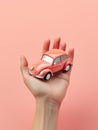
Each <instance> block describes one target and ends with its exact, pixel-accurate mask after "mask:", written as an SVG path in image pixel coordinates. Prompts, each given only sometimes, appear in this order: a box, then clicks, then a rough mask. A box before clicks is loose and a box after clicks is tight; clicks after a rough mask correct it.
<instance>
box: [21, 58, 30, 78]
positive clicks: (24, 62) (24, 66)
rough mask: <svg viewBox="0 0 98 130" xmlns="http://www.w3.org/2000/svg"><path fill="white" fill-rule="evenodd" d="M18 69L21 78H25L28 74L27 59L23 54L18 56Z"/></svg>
mask: <svg viewBox="0 0 98 130" xmlns="http://www.w3.org/2000/svg"><path fill="white" fill-rule="evenodd" d="M20 70H21V73H22V76H23V78H27V77H28V76H29V73H28V61H27V59H26V57H25V56H21V57H20Z"/></svg>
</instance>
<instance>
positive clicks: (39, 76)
mask: <svg viewBox="0 0 98 130" xmlns="http://www.w3.org/2000/svg"><path fill="white" fill-rule="evenodd" d="M29 74H30V75H32V76H34V77H36V78H40V79H43V78H44V76H42V75H36V74H33V73H32V72H31V71H29Z"/></svg>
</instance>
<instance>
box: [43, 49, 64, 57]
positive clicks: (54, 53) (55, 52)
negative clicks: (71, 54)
mask: <svg viewBox="0 0 98 130" xmlns="http://www.w3.org/2000/svg"><path fill="white" fill-rule="evenodd" d="M44 54H45V55H48V56H51V57H52V58H53V59H55V58H56V57H58V56H61V55H64V54H65V55H67V54H66V52H65V51H63V50H61V49H52V50H50V51H47V52H45V53H44Z"/></svg>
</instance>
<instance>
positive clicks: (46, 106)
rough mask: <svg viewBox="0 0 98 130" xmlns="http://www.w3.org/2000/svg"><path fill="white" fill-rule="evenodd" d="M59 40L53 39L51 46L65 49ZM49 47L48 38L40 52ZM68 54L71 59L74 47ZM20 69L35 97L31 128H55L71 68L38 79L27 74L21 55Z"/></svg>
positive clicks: (23, 58)
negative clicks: (49, 77)
mask: <svg viewBox="0 0 98 130" xmlns="http://www.w3.org/2000/svg"><path fill="white" fill-rule="evenodd" d="M60 41H61V39H60V38H59V37H58V38H57V39H55V40H54V43H53V47H52V48H55V49H62V50H64V51H66V43H63V44H61V43H60ZM49 47H50V40H49V39H48V40H47V41H45V42H44V44H43V47H42V53H44V52H46V51H48V50H49ZM68 55H70V57H71V58H72V61H73V58H74V49H70V50H69V52H68ZM20 69H21V73H22V77H23V81H24V83H25V85H26V86H27V87H28V89H29V90H30V92H31V93H32V94H33V96H34V97H35V99H36V112H35V117H34V124H33V130H57V121H58V114H59V110H60V106H61V103H62V101H63V99H64V97H65V95H66V91H67V88H68V85H69V81H70V74H71V70H72V68H71V70H70V71H68V72H67V73H63V72H59V73H57V74H56V75H54V76H53V77H52V78H51V79H50V80H49V81H44V80H39V79H37V78H34V77H32V76H31V75H29V73H28V69H29V68H28V61H27V59H26V57H25V56H21V57H20Z"/></svg>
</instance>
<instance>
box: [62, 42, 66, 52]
mask: <svg viewBox="0 0 98 130" xmlns="http://www.w3.org/2000/svg"><path fill="white" fill-rule="evenodd" d="M61 50H63V51H66V43H63V44H62V45H61Z"/></svg>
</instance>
